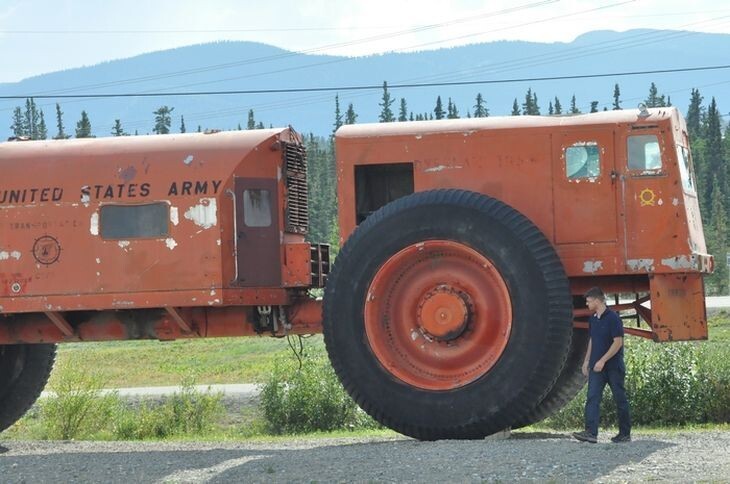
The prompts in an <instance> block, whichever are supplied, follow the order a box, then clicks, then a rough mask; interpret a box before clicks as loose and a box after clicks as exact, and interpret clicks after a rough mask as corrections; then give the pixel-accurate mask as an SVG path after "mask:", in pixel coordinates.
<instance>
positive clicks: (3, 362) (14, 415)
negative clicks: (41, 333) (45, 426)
mask: <svg viewBox="0 0 730 484" xmlns="http://www.w3.org/2000/svg"><path fill="white" fill-rule="evenodd" d="M55 358H56V345H48V344H26V345H0V432H2V431H3V430H5V429H6V428H8V427H10V426H11V425H13V424H14V423H15V422H16V421H17V420H18V419H19V418H20V417H22V416H23V415H24V414H25V412H27V411H28V409H29V408H30V407H31V406H32V405H33V403H35V401H36V400H37V399H38V397H39V396H40V394H41V392H42V391H43V388H44V387H45V386H46V382H47V381H48V376H49V375H50V374H51V370H52V369H53V361H54V360H55Z"/></svg>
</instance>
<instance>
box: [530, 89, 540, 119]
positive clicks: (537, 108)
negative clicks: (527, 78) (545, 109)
mask: <svg viewBox="0 0 730 484" xmlns="http://www.w3.org/2000/svg"><path fill="white" fill-rule="evenodd" d="M532 112H533V113H535V116H539V115H540V105H539V104H537V93H536V92H535V91H532Z"/></svg>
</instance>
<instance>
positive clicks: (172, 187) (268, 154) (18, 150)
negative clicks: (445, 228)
mask: <svg viewBox="0 0 730 484" xmlns="http://www.w3.org/2000/svg"><path fill="white" fill-rule="evenodd" d="M0 171H1V172H2V174H3V175H2V180H1V181H0V312H1V313H3V314H5V315H8V314H10V315H16V316H14V317H7V318H2V319H0V323H3V324H0V342H13V341H16V342H17V341H27V340H31V341H30V342H32V340H33V338H32V337H31V335H30V333H31V331H30V330H29V326H33V327H35V328H36V329H38V328H39V327H42V328H50V329H49V331H51V333H53V331H55V330H59V331H60V334H62V335H65V337H62V338H58V337H57V336H58V334H55V333H54V334H55V336H54V334H51V333H49V334H46V335H44V336H41V337H40V338H39V339H41V340H43V341H56V340H63V339H67V340H68V339H84V338H83V333H84V332H83V331H81V329H83V328H85V326H83V325H84V324H89V327H88V328H86V329H87V334H89V335H90V334H92V333H94V334H95V337H94V338H93V339H120V338H129V337H133V335H134V330H131V329H130V330H125V331H122V330H121V329H119V328H117V329H116V330H115V329H113V328H112V326H113V325H112V323H109V324H108V327H107V329H104V328H105V325H104V324H102V323H101V321H102V320H103V321H106V320H110V321H111V320H116V319H119V320H121V321H124V320H125V319H130V320H134V321H137V320H139V321H145V323H144V324H152V323H151V321H157V323H154V324H158V323H159V322H160V321H166V324H168V325H169V326H170V327H172V328H178V329H181V331H180V332H182V333H188V334H189V335H199V336H204V335H206V334H208V335H212V334H214V333H216V330H212V331H211V323H212V319H215V318H211V314H213V313H215V314H223V313H220V312H215V311H214V309H215V308H225V307H228V306H233V307H237V308H239V309H240V312H241V314H240V315H239V319H240V326H241V328H239V329H237V330H228V331H224V330H221V331H223V332H224V333H230V334H236V333H238V334H249V333H254V331H253V327H254V324H253V322H254V320H258V319H260V318H262V319H264V320H269V319H272V317H271V316H270V315H268V314H266V313H267V311H269V310H270V306H274V307H276V306H284V305H290V304H292V303H293V302H294V301H295V300H298V299H300V298H301V296H302V294H301V293H302V291H304V290H306V289H308V288H309V287H312V286H318V285H321V283H322V281H321V280H318V278H321V275H322V274H321V267H319V266H318V267H317V269H318V270H315V272H314V278H313V272H312V270H313V262H315V263H317V262H318V260H317V257H319V265H320V266H321V261H322V254H321V250H323V249H322V248H321V247H319V246H315V247H314V250H313V249H312V247H311V246H310V244H308V243H306V242H305V240H304V236H305V233H306V230H307V223H308V218H307V217H308V214H307V192H306V159H305V153H304V149H303V147H302V145H301V140H300V138H299V135H298V134H297V133H295V132H294V131H293V130H291V129H269V130H252V131H245V132H216V133H208V134H182V135H171V136H139V137H136V136H135V137H120V138H107V139H80V140H61V141H57V140H53V141H33V142H30V141H27V142H12V143H3V144H1V145H0ZM313 254H314V255H315V257H314V258H313ZM244 307H245V311H244ZM257 307H259V308H260V310H257V309H256V308H257ZM153 308H158V309H159V308H169V310H164V311H158V312H157V313H156V314H157V315H156V316H151V315H150V314H144V313H140V312H139V311H140V310H142V309H153ZM186 308H199V310H197V311H193V310H192V309H190V310H188V309H186ZM100 310H105V311H108V310H117V311H122V310H137V312H136V313H134V311H132V312H127V313H124V312H119V313H116V314H115V313H108V314H106V315H105V316H104V317H102V318H100V317H99V315H98V314H97V315H93V314H91V313H84V311H100ZM261 311H263V314H262V315H259V314H258V313H259V312H261ZM274 312H275V311H274ZM18 313H35V316H27V317H26V318H25V319H24V318H19V317H18V316H17V315H18ZM226 314H231V310H228V312H227V313H226ZM105 318H106V319H105ZM201 318H202V319H201ZM3 319H5V321H3ZM21 319H22V320H23V321H26V322H25V323H22V325H24V326H25V329H23V330H22V331H21V330H20V326H21ZM92 319H95V321H96V323H95V324H91V323H89V321H91V320H92ZM224 319H225V318H224ZM29 321H35V322H34V323H32V324H31V323H30V322H29ZM139 321H138V323H131V325H132V326H134V324H138V325H139V324H142V323H140V322H139ZM245 321H248V323H252V324H247V323H245ZM50 323H53V324H50ZM38 325H40V326H38ZM122 326H123V323H120V328H121V327H122ZM223 326H225V324H224V325H223ZM54 328H55V329H54ZM89 328H96V329H95V330H94V331H91V332H89V331H88V330H89ZM138 329H139V328H138ZM11 330H12V331H11ZM13 331H15V332H18V331H20V332H22V333H23V334H24V335H25V337H22V338H19V337H13V336H12V334H14V333H13ZM139 331H142V333H144V334H145V335H146V337H159V335H157V334H156V332H155V331H152V330H150V329H149V328H148V329H145V330H144V331H143V330H141V329H139ZM36 332H37V331H36ZM168 332H169V331H168ZM41 333H42V331H41ZM37 339H38V338H37Z"/></svg>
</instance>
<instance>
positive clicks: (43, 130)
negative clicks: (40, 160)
mask: <svg viewBox="0 0 730 484" xmlns="http://www.w3.org/2000/svg"><path fill="white" fill-rule="evenodd" d="M40 117H41V120H40V122H39V123H38V139H48V127H47V126H46V117H45V115H44V114H43V110H42V109H41V112H40Z"/></svg>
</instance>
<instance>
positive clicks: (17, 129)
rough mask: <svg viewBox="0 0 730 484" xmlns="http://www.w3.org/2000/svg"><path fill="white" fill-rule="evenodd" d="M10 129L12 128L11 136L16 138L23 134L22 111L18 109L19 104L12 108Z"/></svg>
mask: <svg viewBox="0 0 730 484" xmlns="http://www.w3.org/2000/svg"><path fill="white" fill-rule="evenodd" d="M10 129H12V130H13V136H15V137H16V138H20V137H22V136H25V129H24V128H23V111H22V110H21V109H20V106H17V107H16V108H15V109H14V110H13V124H12V125H11V126H10Z"/></svg>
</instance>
